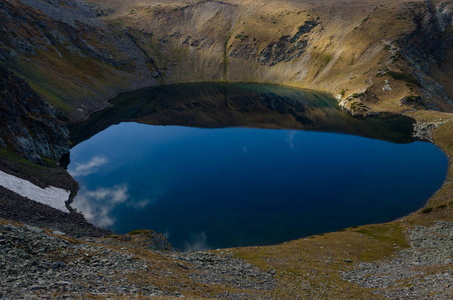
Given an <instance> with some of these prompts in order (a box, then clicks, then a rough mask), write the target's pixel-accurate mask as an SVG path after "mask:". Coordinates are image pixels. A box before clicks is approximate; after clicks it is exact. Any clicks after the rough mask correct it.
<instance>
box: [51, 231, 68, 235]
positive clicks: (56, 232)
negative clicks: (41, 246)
mask: <svg viewBox="0 0 453 300" xmlns="http://www.w3.org/2000/svg"><path fill="white" fill-rule="evenodd" d="M52 233H53V234H57V235H66V233H64V232H61V231H58V230H54V231H52Z"/></svg>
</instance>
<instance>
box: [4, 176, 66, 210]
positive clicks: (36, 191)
mask: <svg viewBox="0 0 453 300" xmlns="http://www.w3.org/2000/svg"><path fill="white" fill-rule="evenodd" d="M0 186H3V187H4V188H7V189H8V190H11V191H13V192H15V193H16V194H19V195H21V196H23V197H26V198H28V199H30V200H33V201H36V202H39V203H42V204H46V205H48V206H50V207H53V208H56V209H58V210H61V211H63V212H67V213H68V212H69V210H68V209H67V208H66V206H65V202H66V201H67V200H69V195H70V194H71V192H70V191H67V190H64V189H60V188H56V187H53V186H49V187H46V188H45V189H43V188H40V187H39V186H37V185H34V184H33V183H31V182H30V181H27V180H24V179H21V178H18V177H16V176H13V175H10V174H7V173H4V172H2V171H0Z"/></svg>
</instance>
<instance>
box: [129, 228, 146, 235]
mask: <svg viewBox="0 0 453 300" xmlns="http://www.w3.org/2000/svg"><path fill="white" fill-rule="evenodd" d="M147 232H149V230H147V229H137V230H133V231H131V232H129V233H128V234H129V235H138V234H144V233H147Z"/></svg>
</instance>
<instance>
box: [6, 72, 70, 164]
mask: <svg viewBox="0 0 453 300" xmlns="http://www.w3.org/2000/svg"><path fill="white" fill-rule="evenodd" d="M0 107H1V110H0V128H1V131H0V147H2V148H7V149H9V150H12V151H15V152H17V153H19V154H20V155H22V156H23V157H25V158H27V159H29V160H31V161H33V162H36V163H43V158H48V159H51V160H53V161H58V160H59V159H60V158H61V157H62V156H63V154H66V153H69V130H68V128H67V126H66V124H65V119H64V114H63V113H62V112H59V111H57V110H56V109H55V108H53V107H52V106H50V105H49V104H48V103H46V102H45V101H44V100H43V99H42V98H41V97H40V96H38V95H37V94H36V92H35V91H34V90H32V89H31V88H30V86H29V85H28V83H26V82H25V81H24V80H23V79H20V78H19V77H17V76H15V75H14V74H13V73H12V72H10V71H8V70H6V69H5V68H3V67H1V66H0Z"/></svg>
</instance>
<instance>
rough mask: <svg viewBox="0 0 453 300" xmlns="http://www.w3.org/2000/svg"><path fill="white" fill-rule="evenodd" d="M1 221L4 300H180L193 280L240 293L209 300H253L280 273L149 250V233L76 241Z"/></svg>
mask: <svg viewBox="0 0 453 300" xmlns="http://www.w3.org/2000/svg"><path fill="white" fill-rule="evenodd" d="M2 223H3V225H0V270H2V272H0V298H2V299H55V298H63V297H64V298H66V297H68V298H83V297H92V296H99V297H101V298H107V297H111V296H115V297H124V298H131V297H133V298H137V297H144V298H150V297H154V296H159V295H160V296H168V297H181V296H183V292H184V291H183V290H184V288H185V287H187V282H191V285H192V287H191V288H194V287H193V285H195V286H196V285H197V284H198V285H200V286H202V287H206V286H223V287H225V286H227V285H228V286H229V287H232V288H233V290H236V291H240V292H225V289H223V292H221V293H220V292H217V294H212V293H213V292H210V293H207V294H206V297H220V298H227V299H250V298H256V297H254V296H250V294H249V293H250V291H252V292H253V291H258V292H259V291H263V290H270V289H273V288H274V285H275V283H274V279H273V275H274V274H275V271H273V270H269V271H268V272H262V271H260V270H258V269H257V268H256V267H254V266H252V265H250V264H248V263H247V262H245V261H243V260H241V259H236V258H232V257H230V256H229V255H228V254H226V253H223V254H220V253H219V254H212V253H208V252H187V253H180V252H175V251H161V250H149V249H150V247H147V249H145V250H146V251H143V250H144V249H143V245H145V244H146V243H143V238H145V239H147V240H152V241H153V242H155V239H153V237H152V236H150V231H147V232H146V233H144V234H143V235H142V234H141V233H136V234H133V235H129V236H128V237H129V242H128V243H124V241H123V242H120V243H116V238H112V237H110V238H93V237H90V238H83V239H79V240H75V239H73V238H70V237H67V236H65V235H64V233H62V232H51V231H48V230H43V229H41V228H38V227H34V226H29V225H18V224H11V223H10V221H6V220H4V219H0V224H2ZM8 223H9V224H8ZM123 237H124V236H123ZM157 237H158V238H159V239H160V238H161V236H160V235H157ZM137 241H138V242H137ZM126 244H127V246H128V247H125V245H126ZM148 246H149V245H148ZM164 247H166V245H164ZM155 281H156V282H160V283H159V285H160V287H156V285H154V284H153V282H155ZM178 289H181V290H178ZM260 298H263V297H261V296H260Z"/></svg>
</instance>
